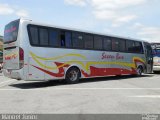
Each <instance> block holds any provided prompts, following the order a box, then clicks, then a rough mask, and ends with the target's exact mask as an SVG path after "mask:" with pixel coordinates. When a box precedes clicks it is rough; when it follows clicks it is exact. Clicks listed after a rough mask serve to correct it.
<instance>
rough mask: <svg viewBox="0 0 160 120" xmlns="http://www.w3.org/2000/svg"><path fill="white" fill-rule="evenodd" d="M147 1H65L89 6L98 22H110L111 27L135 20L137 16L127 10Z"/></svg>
mask: <svg viewBox="0 0 160 120" xmlns="http://www.w3.org/2000/svg"><path fill="white" fill-rule="evenodd" d="M146 1H147V0H65V2H66V3H67V4H70V5H76V6H85V5H88V7H90V6H91V8H92V9H91V10H92V13H93V15H94V16H95V18H96V19H98V20H103V21H107V22H111V23H112V26H113V27H118V26H120V25H123V24H124V23H128V22H130V21H133V20H135V19H136V18H137V17H138V16H137V15H136V13H131V12H129V11H128V8H131V7H135V6H137V5H141V4H143V3H145V2H146Z"/></svg>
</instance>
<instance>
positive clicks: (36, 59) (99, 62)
mask: <svg viewBox="0 0 160 120" xmlns="http://www.w3.org/2000/svg"><path fill="white" fill-rule="evenodd" d="M30 54H31V56H32V58H33V59H34V60H35V61H36V62H37V63H38V64H39V65H40V66H41V67H43V68H45V69H48V70H55V69H59V68H61V67H64V66H65V65H68V64H78V65H80V66H81V67H82V68H83V69H84V70H85V71H86V72H89V71H90V69H89V68H90V66H91V65H107V64H108V65H120V66H126V67H130V68H136V65H135V60H136V59H137V60H139V61H141V62H143V63H144V62H145V61H144V60H143V59H141V58H139V57H133V63H127V62H107V61H79V60H70V61H67V62H65V63H63V64H62V65H59V66H55V67H51V66H46V65H45V64H43V63H42V62H40V61H39V60H38V59H40V60H43V61H45V60H57V59H60V58H63V57H66V56H76V57H81V58H83V59H86V57H85V56H83V55H80V54H66V55H63V56H58V57H52V58H44V57H39V56H37V55H35V54H33V53H32V52H30ZM84 63H86V64H84Z"/></svg>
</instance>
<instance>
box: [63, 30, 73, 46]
mask: <svg viewBox="0 0 160 120" xmlns="http://www.w3.org/2000/svg"><path fill="white" fill-rule="evenodd" d="M60 43H61V46H62V47H67V48H69V47H72V44H71V32H68V31H61V32H60Z"/></svg>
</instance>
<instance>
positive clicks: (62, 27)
mask: <svg viewBox="0 0 160 120" xmlns="http://www.w3.org/2000/svg"><path fill="white" fill-rule="evenodd" d="M20 21H22V22H26V23H27V24H33V25H39V26H44V27H53V28H59V29H64V30H70V31H76V32H84V33H88V34H96V35H102V36H108V37H115V38H119V39H127V40H134V41H140V42H148V41H146V40H139V39H134V38H131V37H122V36H118V35H113V34H106V33H101V32H92V31H88V30H81V29H77V28H70V27H64V26H56V25H53V24H46V23H42V22H34V21H32V20H29V19H20Z"/></svg>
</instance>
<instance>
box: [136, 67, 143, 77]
mask: <svg viewBox="0 0 160 120" xmlns="http://www.w3.org/2000/svg"><path fill="white" fill-rule="evenodd" d="M142 74H143V68H142V66H139V67H138V68H137V75H138V76H141V75H142Z"/></svg>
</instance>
